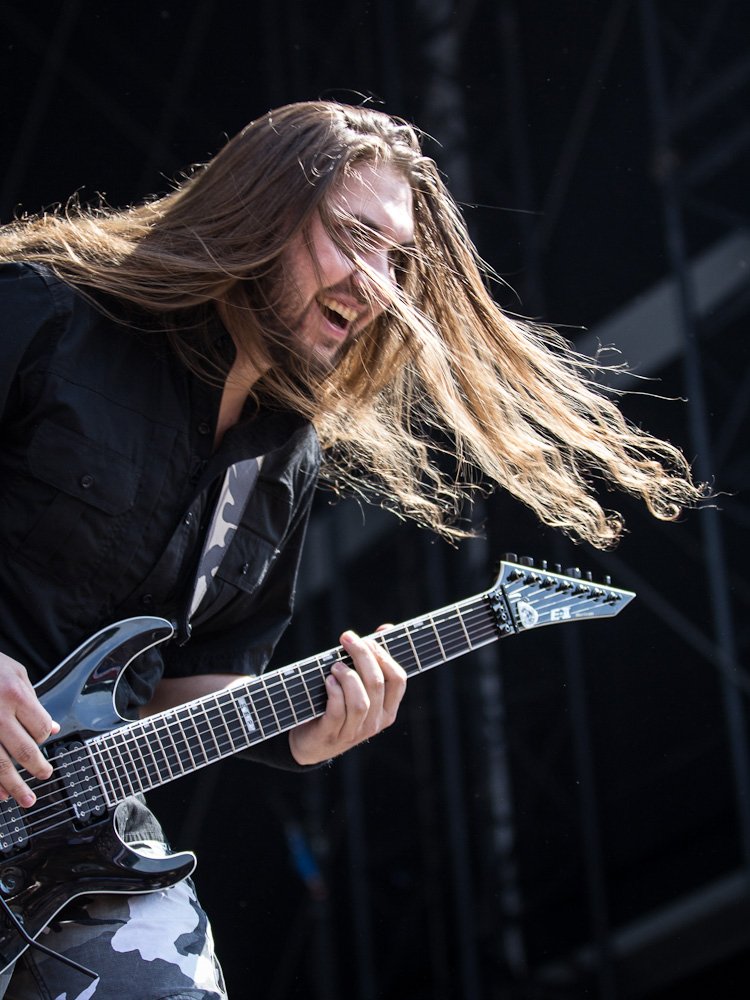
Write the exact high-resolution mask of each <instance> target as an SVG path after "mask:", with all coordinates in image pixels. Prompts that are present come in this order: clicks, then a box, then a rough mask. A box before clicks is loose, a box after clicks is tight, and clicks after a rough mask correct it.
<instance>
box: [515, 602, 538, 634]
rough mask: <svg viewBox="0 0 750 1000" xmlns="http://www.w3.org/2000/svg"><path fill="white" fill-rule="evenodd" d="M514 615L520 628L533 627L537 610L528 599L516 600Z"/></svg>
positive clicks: (536, 619)
mask: <svg viewBox="0 0 750 1000" xmlns="http://www.w3.org/2000/svg"><path fill="white" fill-rule="evenodd" d="M516 615H517V617H518V621H519V623H520V625H521V627H522V628H534V626H535V625H536V623H537V622H538V621H539V612H538V611H537V610H536V608H534V607H532V605H531V604H529V602H528V601H516Z"/></svg>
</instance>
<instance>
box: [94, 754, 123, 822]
mask: <svg viewBox="0 0 750 1000" xmlns="http://www.w3.org/2000/svg"><path fill="white" fill-rule="evenodd" d="M101 739H102V738H101V737H100V738H99V740H96V738H95V739H94V740H91V741H90V742H89V743H88V744H87V745H88V748H89V751H90V753H91V756H92V758H94V760H95V765H96V773H97V776H98V778H99V781H100V782H101V785H102V788H103V789H104V797H105V798H106V800H107V805H108V806H109V807H110V808H111V807H112V806H114V805H115V804H116V803H117V802H118V801H119V799H120V798H122V797H123V796H119V797H118V795H117V789H116V788H115V784H114V781H113V780H112V775H111V772H110V769H109V768H108V767H107V764H106V762H105V760H104V755H103V753H102V749H103V748H102V745H101V742H100V740H101Z"/></svg>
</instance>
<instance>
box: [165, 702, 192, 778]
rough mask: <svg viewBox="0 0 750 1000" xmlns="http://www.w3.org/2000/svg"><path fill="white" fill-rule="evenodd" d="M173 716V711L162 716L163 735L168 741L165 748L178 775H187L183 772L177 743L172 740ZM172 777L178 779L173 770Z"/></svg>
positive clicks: (183, 768)
mask: <svg viewBox="0 0 750 1000" xmlns="http://www.w3.org/2000/svg"><path fill="white" fill-rule="evenodd" d="M173 716H174V711H170V712H169V713H167V715H165V716H163V719H164V734H165V736H166V737H167V741H168V742H167V748H168V750H169V759H170V761H171V762H172V763H173V764H175V765H176V766H177V768H178V769H179V772H180V774H187V773H188V772H187V771H186V770H185V766H184V762H183V758H182V754H181V753H180V750H179V747H178V746H177V741H176V740H175V738H174V732H173V731H172V730H173ZM172 776H173V777H175V778H176V777H179V775H177V774H175V772H174V769H173V771H172Z"/></svg>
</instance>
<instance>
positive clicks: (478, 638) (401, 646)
mask: <svg viewBox="0 0 750 1000" xmlns="http://www.w3.org/2000/svg"><path fill="white" fill-rule="evenodd" d="M446 610H448V609H443V612H442V613H443V614H444V613H445V611H446ZM463 610H464V615H463V617H464V619H465V620H466V621H467V622H468V624H469V625H470V626H472V627H473V625H472V623H471V622H470V621H469V619H470V618H471V617H472V616H474V617H476V616H477V614H479V616H480V617H484V613H485V612H487V610H488V609H487V608H486V605H485V602H484V600H483V599H482V600H480V601H479V602H476V601H469V602H464V607H463ZM455 613H458V616H459V618H460V617H461V606H460V605H456V606H455V612H454V614H455ZM440 614H441V613H440V612H437V613H435V614H434V615H427V616H425V617H424V618H422V619H417V620H415V622H414V623H409V624H410V625H411V626H412V629H413V628H414V626H415V625H417V626H418V627H420V628H421V629H422V631H423V632H426V633H427V638H428V639H430V640H431V639H432V636H430V632H431V631H432V630H433V629H435V630H436V631H437V635H438V636H439V638H437V637H436V640H435V641H437V642H438V644H439V645H441V653H442V651H443V650H444V651H445V654H446V655H445V656H444V657H443V656H442V655H441V656H439V657H438V658H437V660H436V661H435V662H436V663H439V662H441V660H443V659H446V660H447V659H451V658H453V657H454V656H456V655H458V653H460V652H463V651H465V650H466V649H467V647H468V648H471V645H479V644H481V643H482V642H483V641H484V640H486V639H488V638H490V637H491V638H495V637H496V626H495V624H494V621H493V619H492V616H491V612H490V613H489V615H488V617H487V622H486V623H485V627H484V634H482V633H480V634H477V632H476V630H474V637H475V643H473V644H470V643H469V642H467V636H466V635H465V634H463V633H464V632H465V630H464V628H463V625H462V624H461V623H460V621H459V625H458V628H456V627H455V625H454V622H455V618H452V619H450V620H449V621H448V622H446V621H445V619H444V618H441V617H440ZM409 624H408V625H406V626H400V627H396V628H394V629H393V630H392V631H389V632H386V633H385V634H384V635H380V634H376V635H375V636H374V637H373V638H375V639H376V641H379V642H380V644H381V645H383V646H384V647H385V648H386V649H388V650H389V651H390V652H391V654H392V655H394V657H395V658H396V659H399V658H401V659H408V658H409V657H408V654H409V653H410V652H411V650H412V647H413V643H412V642H410V641H409V639H410V636H409V633H410V628H409ZM446 625H447V627H448V631H446ZM416 642H417V643H418V644H420V645H423V644H424V643H423V639H422V638H421V637H420V636H416ZM341 654H343V650H341V649H340V648H339V649H337V650H335V651H333V655H334V658H340V656H341ZM325 655H326V654H321V656H320V657H318V658H312V659H311V660H309V661H303V662H302V663H300V664H297V665H292V667H289V668H285V670H284V674H285V675H286V680H287V682H289V681H290V680H293V679H294V676H292V677H291V678H290V675H293V672H294V671H295V669H296V672H297V676H298V677H299V679H300V682H301V684H302V685H303V687H304V688H305V698H306V699H308V701H309V684H308V682H307V681H308V678H306V677H305V673H306V672H307V673H308V674H309V673H310V672H312V673H313V674H317V673H318V667H317V662H316V661H317V660H318V659H322V658H323V657H324V656H325ZM422 655H423V656H424V650H422ZM415 660H416V669H417V670H419V669H425V667H423V666H422V664H421V662H420V659H419V657H418V656H417V657H415ZM432 665H434V664H431V663H430V664H427V666H428V667H429V666H432ZM316 679H317V678H316ZM252 687H256V688H257V691H256V700H257V694H265V695H266V696H267V697H269V698H272V697H273V696H274V694H275V693H278V692H279V691H282V690H283V692H284V695H285V697H286V698H287V700H288V701H289V711H290V712H291V716H290V715H286V717H285V724H283V725H281V726H279V725H271V724H270V723H271V718H272V715H274V716H275V713H274V712H273V709H272V707H271V706H270V705H269V707H268V708H266V709H265V710H264V709H263V707H262V706H258V705H257V704H256V703H255V702H253V707H254V708H255V711H256V715H257V716H258V721H259V724H260V726H261V727H262V729H263V730H274V731H275V732H274V735H275V734H276V732H279V731H281V730H283V728H285V725H286V724H287V723H288V725H289V727H291V726H294V725H296V724H297V720H298V717H297V715H296V712H295V706H294V702H293V698H292V697H290V695H289V690H288V686H287V684H285V683H284V678H283V677H282V675H281V674H279V675H277V676H276V677H274V675H273V673H272V674H270V675H269V676H268V678H267V679H265V683H263V682H261V683H259V684H256V685H252ZM247 694H248V696H250V698H251V701H252V694H253V692H252V691H248V692H247ZM202 708H203V710H204V713H205V714H206V716H207V713H208V712H217V711H218V714H221V712H220V706H219V704H218V700H217V701H216V703H215V704H211V702H210V700H209V702H208V703H207V704H204V705H203V706H202ZM269 709H270V710H269ZM308 711H309V705H308ZM180 714H182V716H183V717H182V718H180ZM305 714H306V715H307V712H306V713H305ZM309 717H314V716H309ZM146 721H148V720H146ZM171 721H173V722H176V723H177V725H178V728H179V729H180V730H181V731H182V732H181V735H182V738H183V740H184V742H185V747H186V749H187V750H188V753H189V754H190V756H191V758H192V756H193V755H192V753H191V746H192V749H193V750H194V751H195V750H197V747H196V745H195V743H191V740H190V736H191V735H192V736H194V738H196V739H197V740H198V741H199V744H200V747H201V750H202V756H203V761H202V762H201V763H200V764H199V765H198V766H203V765H206V764H209V763H214V762H215V761H218V760H220V759H222V757H223V756H230V755H231V754H232V753H234V752H236V751H237V749H238V748H237V747H236V746H235V745H234V743H233V742H232V736H231V734H230V733H228V736H229V739H230V743H231V748H230V747H227V748H226V749H225V751H224V752H222V751H221V749H220V748H219V747H218V744H217V745H216V748H217V750H218V751H219V752H218V754H212V753H208V752H207V750H206V746H205V743H204V738H205V735H206V732H205V729H204V730H203V732H201V724H203V726H205V727H207V728H208V730H209V735H210V736H211V738H212V740H213V741H214V743H215V742H216V741H215V739H214V737H213V732H212V727H211V724H210V720H209V719H208V717H206V718H205V719H204V720H201V719H200V718H199V719H198V720H196V719H195V716H193V715H192V713H190V712H182V713H180V710H177V711H176V713H175V718H174V719H172V720H171ZM304 721H307V718H306V719H305V720H304ZM186 722H189V723H190V724H191V726H192V727H193V729H194V732H193V733H192V734H187V733H185V731H184V724H185V723H186ZM274 722H275V723H276V722H278V717H275V718H274ZM137 726H138V724H136V727H137ZM162 728H163V729H166V728H167V723H166V722H164V723H163V725H162ZM172 728H173V727H172ZM153 729H154V731H155V732H156V734H157V738H158V732H157V731H156V727H155V726H154V727H153ZM108 735H109V736H111V737H112V740H111V741H110V742H112V741H115V740H117V739H119V741H120V742H121V743H123V744H124V745H125V749H126V750H128V749H129V748H128V745H127V744H128V739H130V742H131V743H132V744H133V745H134V746H137V733H136V732H125V733H123V731H122V729H120V730H115V731H114V732H113V733H112V734H108ZM144 735H145V734H144ZM241 748H242V747H240V749H241ZM89 749H90V750H92V752H93V751H94V750H95V749H97V748H96V747H92V746H89ZM107 749H108V752H110V753H111V749H110V748H107ZM117 749H118V748H117V747H116V746H115V747H114V750H117ZM64 756H65V755H64V754H60V755H58V756H57V760H56V762H57V764H58V767H59V766H60V764H61V763H62V761H63V759H64ZM94 756H97V754H95V753H94ZM98 756H99V758H100V762H101V763H104V762H103V760H102V754H101V752H100V753H99V754H98ZM138 756H140V757H141V760H140V764H141V765H142V768H143V769H142V770H141V769H140V768H139V761H138V760H137V759H135V758H133V757H132V755H131V761H132V763H133V764H134V768H135V772H134V777H135V782H133V781H130V780H126V784H129V785H130V789H128V788H127V787H125V786H123V785H122V782H121V781H120V778H119V777H118V783H119V784H120V785H121V787H122V790H123V791H124V792H125V793H126V794H129V793H130V792H131V791H132V792H136V791H142V790H148V788H149V787H154V783H153V780H152V778H151V777H150V773H149V772H150V770H151V768H150V766H149V764H148V762H147V761H146V760H145V758H144V757H143V756H142V755H141V754H140V753H139V755H138ZM162 756H163V758H164V765H166V767H167V770H168V772H169V777H168V779H167V780H169V778H172V777H177V776H179V775H174V773H173V762H174V761H176V763H177V765H178V766H179V767H180V768H181V770H183V771H184V768H183V767H182V765H183V764H185V763H187V762H186V761H185V758H184V755H183V756H182V759H180V753H179V751H178V750H177V748H176V747H175V755H174V758H173V760H172V761H170V760H169V757H168V755H167V754H166V753H164V752H162ZM113 763H114V764H115V772H116V773H118V774H119V772H118V769H117V762H114V761H113ZM194 763H195V762H194V760H193V761H192V764H193V765H194ZM154 768H155V770H156V772H157V774H158V776H159V779H160V782H163V781H164V776H163V773H162V771H161V768H160V766H159V764H158V762H157V761H156V760H155V759H154ZM189 769H190V770H193V769H195V768H194V766H190V768H189ZM106 770H108V771H109V770H110V769H109V768H106ZM120 777H121V775H120ZM141 777H142V778H143V779H145V783H144V782H142V781H141ZM32 781H33V779H32ZM110 785H111V787H112V790H113V791H115V789H114V783H113V782H112V781H111V778H110ZM58 795H59V793H58ZM47 797H49V798H54V797H55V791H51V792H50V794H49V796H47ZM114 797H115V798H117V795H116V794H115V796H114ZM43 798H44V796H40V799H43ZM38 802H39V800H38ZM55 805H59V806H60V807H62V808H63V809H65V808H66V805H65V803H64V802H51V803H50V807H51V808H53V809H54V807H55ZM37 813H38V814H42V816H41V819H40V816H39V815H36V816H35V817H34V821H35V822H34V823H33V824H32V826H36V825H38V823H39V822H40V821H44V818H45V817H44V811H43V810H42V809H38V810H37Z"/></svg>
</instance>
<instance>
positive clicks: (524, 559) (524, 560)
mask: <svg viewBox="0 0 750 1000" xmlns="http://www.w3.org/2000/svg"><path fill="white" fill-rule="evenodd" d="M518 561H519V562H520V564H521V565H522V566H533V565H534V560H533V559H532V558H531V556H521V558H520V559H519V560H518Z"/></svg>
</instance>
